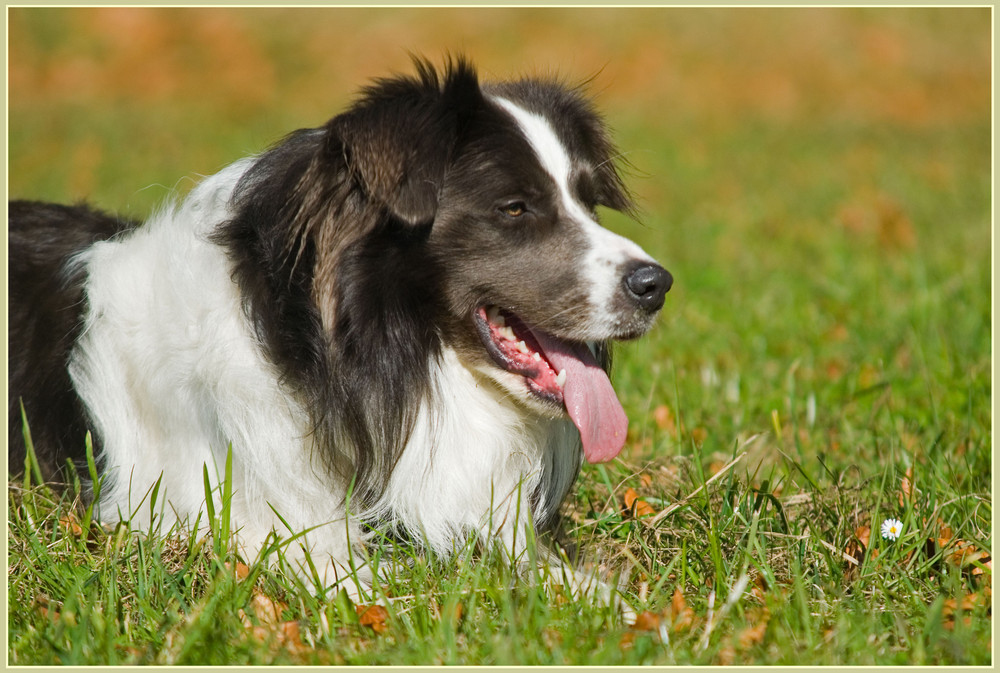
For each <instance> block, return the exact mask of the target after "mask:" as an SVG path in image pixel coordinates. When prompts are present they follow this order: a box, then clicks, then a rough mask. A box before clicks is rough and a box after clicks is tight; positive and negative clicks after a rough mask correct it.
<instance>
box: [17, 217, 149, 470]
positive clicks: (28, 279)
mask: <svg viewBox="0 0 1000 673" xmlns="http://www.w3.org/2000/svg"><path fill="white" fill-rule="evenodd" d="M133 226H136V223H134V222H129V221H126V220H122V219H120V218H117V217H112V216H110V215H106V214H104V213H101V212H98V211H96V210H92V209H90V208H88V207H86V206H82V205H81V206H59V205H53V204H47V203H37V202H32V201H11V202H10V204H9V216H8V233H7V244H8V253H7V259H8V264H9V277H8V301H9V306H8V316H7V317H8V321H9V323H8V324H9V327H8V332H7V338H8V356H7V367H8V377H7V397H8V408H7V411H8V426H9V436H8V439H9V444H8V455H7V461H8V462H7V469H8V472H9V473H10V474H11V475H17V474H20V473H21V472H22V470H23V469H24V459H25V443H24V435H23V431H22V430H23V423H22V418H21V403H22V402H23V404H24V410H25V414H26V417H27V419H28V422H29V427H30V429H31V436H32V441H33V444H34V446H35V450H36V455H37V458H38V462H39V466H40V467H41V470H42V475H43V477H44V478H45V479H49V480H52V479H61V478H64V477H65V476H66V475H65V473H64V468H65V467H66V460H67V459H69V460H72V461H73V462H74V463H76V464H77V465H80V464H81V463H82V462H83V460H84V446H85V445H84V439H85V436H86V433H87V430H88V424H87V417H86V412H85V410H84V408H83V405H82V403H81V402H80V399H79V397H77V395H76V393H75V392H74V390H73V385H72V383H71V382H70V378H69V374H68V372H67V370H66V365H67V362H68V359H69V354H70V351H71V349H72V348H73V344H74V342H75V340H76V337H77V334H78V332H79V326H80V317H81V314H82V311H83V303H84V297H83V281H84V274H83V271H82V269H81V268H80V267H77V266H74V265H73V264H71V263H70V260H71V259H72V257H73V255H75V254H76V253H79V252H81V251H82V250H84V249H86V248H87V247H89V246H90V245H91V244H93V243H94V242H96V241H102V240H106V239H109V238H111V237H113V236H115V235H116V234H118V233H120V232H122V231H124V230H126V229H128V228H130V227H133ZM96 449H97V440H96V438H95V450H96Z"/></svg>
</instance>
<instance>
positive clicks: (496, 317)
mask: <svg viewBox="0 0 1000 673" xmlns="http://www.w3.org/2000/svg"><path fill="white" fill-rule="evenodd" d="M486 319H487V320H489V321H490V322H491V323H493V324H494V325H499V326H500V327H503V326H504V325H505V324H506V323H505V322H504V319H503V316H502V315H500V307H499V306H490V307H489V308H488V309H486Z"/></svg>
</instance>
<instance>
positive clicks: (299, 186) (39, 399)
mask: <svg viewBox="0 0 1000 673" xmlns="http://www.w3.org/2000/svg"><path fill="white" fill-rule="evenodd" d="M416 67H417V75H416V76H415V77H393V78H389V79H384V80H379V81H377V82H375V83H374V84H373V85H372V86H370V87H368V88H367V89H365V90H364V91H363V93H362V95H361V96H360V98H359V100H358V101H357V102H356V103H355V104H354V105H353V106H351V107H350V108H349V109H348V110H347V111H346V112H344V113H343V114H340V115H338V116H336V117H334V118H333V119H332V120H331V121H330V122H328V123H327V124H326V125H325V126H323V127H321V128H316V129H308V130H302V131H298V132H295V133H293V134H291V135H290V136H289V137H288V138H286V139H285V140H284V141H283V142H281V143H280V144H278V145H276V146H275V147H274V148H272V149H270V150H268V151H267V152H265V153H263V154H261V155H259V156H255V157H251V158H248V159H244V160H241V161H238V162H236V163H234V164H232V165H231V166H229V167H228V168H225V169H224V170H222V171H221V172H220V173H218V174H216V175H214V176H211V177H209V178H207V179H205V180H204V181H202V182H201V183H200V185H199V186H197V187H196V188H195V189H194V190H193V191H192V192H191V193H190V194H189V195H188V196H187V197H186V198H184V199H183V200H182V201H181V202H179V203H178V204H176V205H173V206H171V207H168V208H165V209H164V210H162V211H160V212H159V213H157V214H155V215H154V216H152V217H151V218H150V219H149V220H148V221H147V222H145V223H144V224H142V225H141V226H137V225H136V223H132V222H127V221H124V220H121V219H118V218H115V217H111V216H108V215H105V214H101V213H99V212H96V211H94V210H90V209H88V208H86V207H83V206H76V207H64V206H57V205H49V204H42V203H34V202H12V203H11V204H10V215H9V226H10V228H9V264H10V279H9V287H10V313H9V318H10V328H9V329H10V331H9V340H10V343H9V368H10V374H9V381H8V386H9V387H8V395H9V422H10V453H9V469H10V470H11V472H12V473H17V472H20V471H21V470H23V467H24V441H23V439H22V416H21V403H23V407H24V410H25V414H26V418H27V421H28V425H29V426H30V431H31V433H32V437H33V442H34V445H35V447H36V451H37V454H38V457H39V460H40V463H41V465H42V466H43V468H44V470H45V473H46V475H47V477H57V476H58V473H59V471H60V469H61V467H62V466H65V464H66V461H67V460H71V461H75V462H76V463H77V464H80V463H81V461H82V459H83V446H84V435H85V433H86V432H87V431H88V430H90V431H91V432H92V434H93V437H94V442H95V446H96V449H97V455H98V465H99V468H100V470H101V473H102V474H103V483H102V489H101V491H100V496H99V502H98V508H99V516H100V517H101V518H102V519H103V520H105V521H107V520H117V519H120V518H121V519H124V518H129V519H132V520H133V523H134V525H136V526H139V527H141V526H144V525H149V524H148V522H150V521H151V520H152V519H151V515H154V514H155V515H156V517H158V520H159V521H160V522H161V523H164V524H171V523H173V522H176V521H181V522H184V521H187V522H188V523H193V522H194V521H195V520H196V517H197V516H198V514H199V512H201V511H203V509H204V508H205V497H206V495H205V488H204V484H203V466H205V465H207V466H208V468H209V472H210V473H211V475H212V478H213V479H218V478H221V475H222V473H223V469H222V466H223V464H224V463H225V460H226V456H227V451H228V450H229V447H230V446H231V447H232V482H231V483H232V500H231V513H232V514H231V515H232V519H233V525H234V527H235V528H238V539H239V540H240V542H241V544H243V545H244V546H245V549H246V550H247V551H251V552H252V551H255V550H258V549H260V548H261V546H262V545H263V544H264V543H265V541H266V539H267V538H268V536H269V534H270V533H271V532H272V531H276V532H278V533H280V534H282V535H285V536H290V535H291V534H293V533H298V532H300V531H303V530H308V533H307V534H305V535H304V536H303V537H301V538H300V539H298V540H297V541H296V543H295V544H294V545H292V546H293V547H296V549H297V551H293V550H289V555H290V557H294V558H297V559H299V560H301V558H302V556H303V554H304V551H303V549H308V550H309V552H310V553H311V556H312V559H313V561H314V563H316V565H317V567H319V568H320V571H321V575H322V577H321V578H320V579H322V580H323V581H324V582H327V583H333V582H336V581H339V580H341V579H342V578H343V577H344V571H345V567H346V566H347V563H348V558H349V557H350V556H351V555H352V554H353V553H355V552H356V551H358V550H359V549H361V548H363V545H364V543H365V540H366V535H367V534H370V533H368V531H369V530H370V529H369V524H372V523H375V524H378V525H380V526H382V525H384V526H388V527H391V528H392V529H393V530H395V531H401V532H404V533H406V534H408V535H409V536H411V537H412V538H413V539H415V540H416V541H418V542H422V543H424V544H426V545H427V546H429V547H430V548H432V549H434V550H436V551H438V552H441V553H448V552H449V551H451V550H453V549H454V548H455V547H456V546H457V545H460V544H461V543H462V541H463V540H466V539H469V536H470V535H478V536H480V538H479V539H481V540H490V541H492V542H494V543H499V544H500V545H502V546H503V547H504V548H506V549H507V550H508V551H509V552H511V553H512V554H514V555H516V554H517V553H518V552H519V551H523V546H524V541H525V539H526V535H525V527H526V526H534V527H536V528H541V527H545V526H546V525H548V524H550V523H551V522H552V520H553V518H554V517H555V515H556V514H557V511H558V508H559V505H560V503H561V501H562V500H563V498H564V496H565V495H566V493H567V491H568V489H569V488H570V486H571V485H572V483H573V481H574V479H575V477H576V475H577V472H578V470H579V467H580V463H581V459H582V458H586V460H588V461H590V462H600V461H607V460H610V459H612V458H614V457H615V456H616V455H617V454H618V452H619V451H620V450H621V448H622V446H623V444H624V442H625V432H626V426H627V419H626V418H625V414H624V412H623V410H622V407H621V405H620V404H619V402H618V400H617V398H616V396H615V393H614V391H613V390H612V387H611V383H610V381H609V379H608V375H607V373H606V370H607V367H608V346H607V342H608V341H609V340H612V339H631V338H634V337H637V336H639V335H641V334H643V333H644V332H646V331H647V330H648V329H649V327H650V325H651V324H652V322H653V320H654V318H655V316H656V314H657V312H658V311H659V309H660V308H661V306H662V305H663V301H664V295H665V293H666V292H667V290H668V289H669V288H670V284H671V282H672V280H671V276H670V274H668V273H667V272H666V271H665V270H664V269H663V268H661V267H660V266H659V265H657V264H656V263H655V262H654V261H653V259H652V258H650V256H649V255H647V254H646V253H644V252H643V251H642V250H641V249H640V248H639V247H638V246H637V245H635V244H634V243H632V242H630V241H628V240H626V239H624V238H622V237H620V236H617V235H615V234H613V233H611V232H609V231H608V230H606V229H604V228H602V227H601V226H600V225H599V224H598V222H597V215H596V212H595V211H596V208H597V207H598V206H603V207H607V208H612V209H616V210H624V211H628V210H629V209H630V207H631V201H630V199H629V197H628V195H627V193H626V190H625V189H624V187H623V184H622V181H621V178H620V176H619V174H618V172H617V170H616V168H615V159H616V154H615V152H614V150H613V147H612V144H611V142H610V141H609V138H608V134H607V131H606V129H605V127H604V125H603V124H602V121H601V120H600V118H599V117H598V116H597V114H595V112H594V111H593V109H592V107H591V105H590V104H589V103H588V102H587V100H586V99H585V98H584V97H583V96H582V95H581V93H580V91H579V90H576V89H573V88H567V87H565V86H563V85H560V84H558V83H555V82H550V81H542V80H536V79H525V80H520V81H512V82H503V83H494V84H488V85H487V84H483V85H481V84H480V83H479V81H478V77H477V75H476V72H475V70H474V69H473V68H472V67H471V66H470V65H469V64H468V63H467V62H466V61H465V60H463V59H458V60H456V61H454V62H452V63H449V64H448V65H447V66H446V67H445V68H443V69H442V70H440V71H438V70H436V69H435V68H434V67H432V66H431V65H429V64H428V63H426V62H424V61H418V62H417V63H416ZM581 449H582V450H581ZM82 474H84V475H85V474H86V470H83V472H82ZM158 480H159V486H158V487H157V492H158V498H157V502H156V511H155V512H151V511H150V503H151V498H150V491H151V487H152V485H153V484H154V483H156V482H157V481H158ZM215 483H216V484H217V483H218V482H215ZM219 490H221V489H217V491H219ZM215 497H216V498H218V497H220V496H219V494H218V492H217V493H216V496H215ZM219 506H221V504H220V503H217V504H216V508H217V509H218V507H219ZM204 520H205V519H204V516H203V517H202V519H201V521H202V523H204ZM286 526H287V527H286ZM352 545H354V547H352ZM320 561H322V563H320Z"/></svg>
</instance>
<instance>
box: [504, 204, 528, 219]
mask: <svg viewBox="0 0 1000 673" xmlns="http://www.w3.org/2000/svg"><path fill="white" fill-rule="evenodd" d="M500 212H501V213H503V214H504V215H506V216H507V217H521V216H522V215H524V214H525V213H526V212H528V207H527V206H526V205H524V201H512V202H511V203H506V204H504V205H502V206H500Z"/></svg>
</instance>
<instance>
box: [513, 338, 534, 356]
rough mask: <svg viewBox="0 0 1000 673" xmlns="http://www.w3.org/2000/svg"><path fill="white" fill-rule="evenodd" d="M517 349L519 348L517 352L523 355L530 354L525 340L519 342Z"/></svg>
mask: <svg viewBox="0 0 1000 673" xmlns="http://www.w3.org/2000/svg"><path fill="white" fill-rule="evenodd" d="M515 347H516V348H517V350H519V351H521V352H522V353H528V352H530V351H529V350H528V344H526V343H524V341H523V340H522V341H518V342H517V344H516V345H515Z"/></svg>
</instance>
